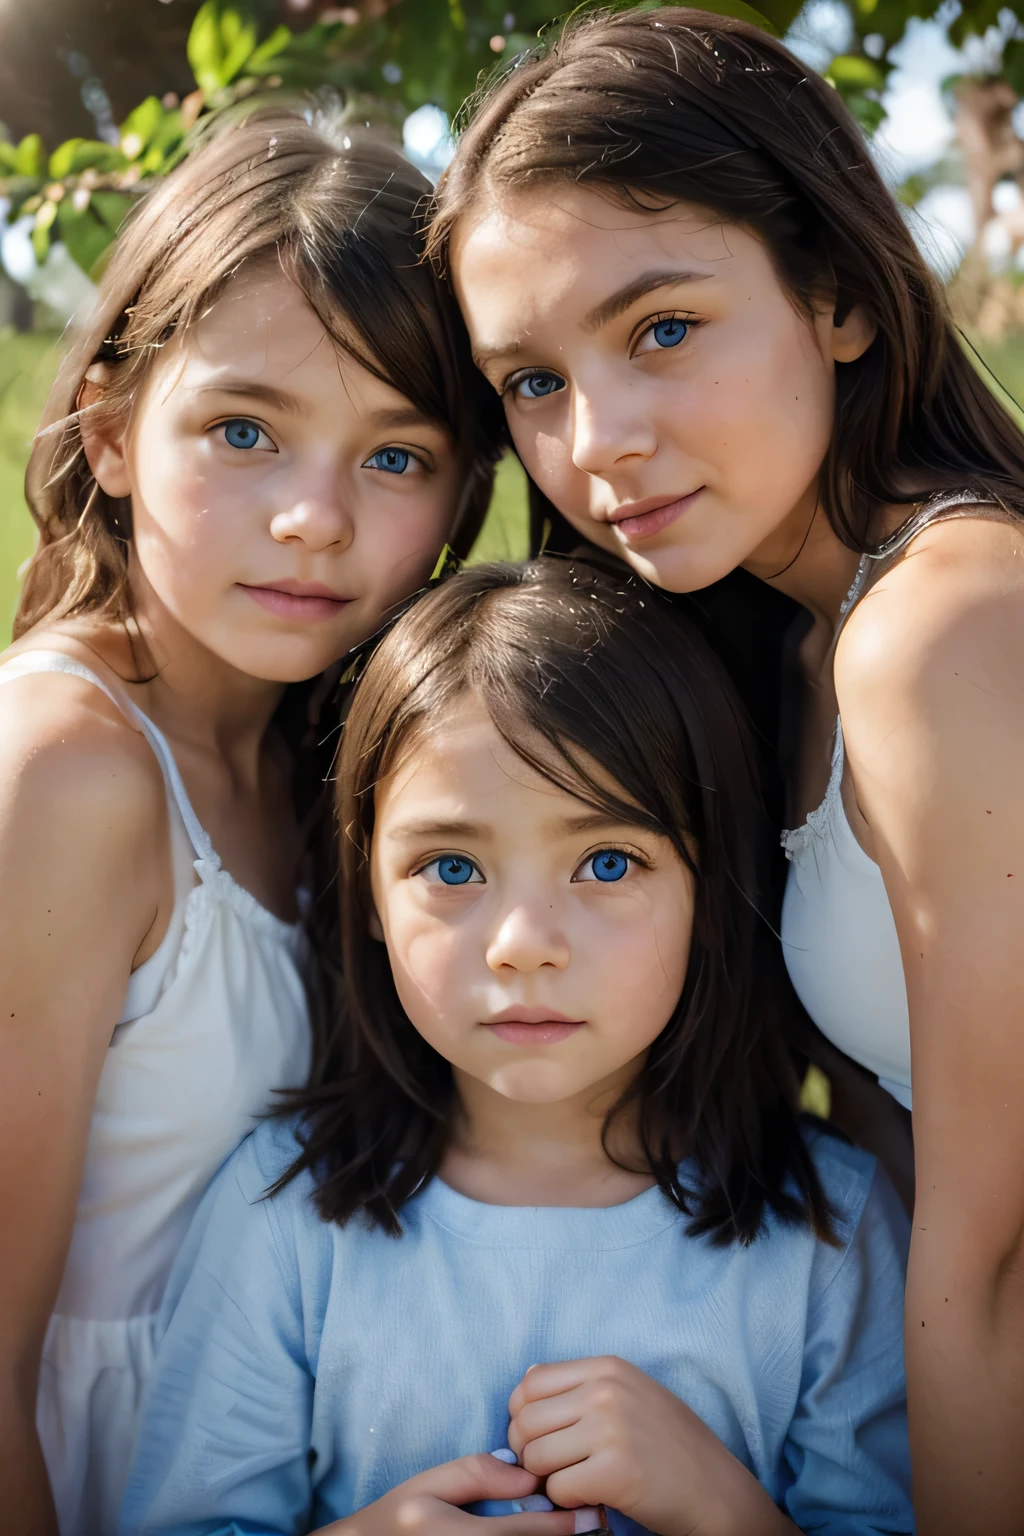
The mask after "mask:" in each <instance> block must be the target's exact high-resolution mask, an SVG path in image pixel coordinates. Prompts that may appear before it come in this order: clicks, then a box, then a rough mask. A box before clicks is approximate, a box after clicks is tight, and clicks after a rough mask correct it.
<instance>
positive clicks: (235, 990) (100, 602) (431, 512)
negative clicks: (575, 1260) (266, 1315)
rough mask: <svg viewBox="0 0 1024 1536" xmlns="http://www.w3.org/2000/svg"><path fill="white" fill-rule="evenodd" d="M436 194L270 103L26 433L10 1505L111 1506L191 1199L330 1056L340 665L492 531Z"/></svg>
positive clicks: (10, 1094) (8, 1374)
mask: <svg viewBox="0 0 1024 1536" xmlns="http://www.w3.org/2000/svg"><path fill="white" fill-rule="evenodd" d="M427 190H428V188H427V184H426V183H425V182H424V180H423V178H422V177H420V176H419V174H418V173H417V172H415V171H414V170H413V169H412V168H411V167H410V166H409V165H407V164H406V163H405V162H404V161H403V160H402V158H401V156H400V155H398V153H397V152H396V151H394V150H392V149H391V148H389V147H387V146H385V145H384V144H382V143H379V142H377V141H376V140H375V139H374V138H373V137H372V135H369V134H360V133H359V132H358V131H357V130H355V129H353V128H352V127H351V126H350V125H347V126H345V127H344V128H342V127H341V126H340V125H339V124H338V123H336V122H334V121H331V120H329V119H328V118H325V117H324V116H323V115H322V114H321V115H320V116H319V117H318V118H316V119H314V120H312V121H309V120H307V119H306V118H305V117H302V116H298V115H293V114H292V113H290V112H289V111H287V110H284V109H280V108H270V107H262V108H260V107H256V108H254V109H253V111H252V114H251V116H250V118H249V119H248V120H247V121H246V122H244V123H241V124H239V123H235V124H234V125H231V124H229V125H228V126H226V127H224V128H223V130H222V131H221V132H220V133H219V134H218V135H216V136H215V137H214V138H213V140H212V142H211V143H209V144H208V145H207V147H205V148H204V149H202V150H200V151H198V152H197V153H196V154H195V155H194V156H193V157H192V158H191V159H189V160H187V161H186V162H185V163H184V164H183V165H182V166H181V167H180V168H179V169H178V170H177V171H175V172H174V173H173V174H172V175H171V177H170V178H169V179H168V180H167V182H166V183H165V184H164V185H163V186H162V187H161V188H160V189H158V190H157V191H156V192H154V193H152V194H151V195H150V196H149V197H148V199H147V200H146V202H145V203H144V205H143V206H142V207H141V208H140V210H139V211H138V213H137V215H136V216H135V217H134V218H133V220H132V221H130V223H129V225H128V227H127V231H126V233H125V234H124V235H123V236H122V237H121V239H120V240H119V242H118V245H117V248H116V250H115V253H114V257H113V260H112V262H111V265H110V267H109V270H108V274H107V277H106V278H105V280H104V284H103V286H102V288H101V291H100V296H99V300H98V304H97V309H96V312H95V315H94V316H93V318H92V319H91V320H90V321H89V322H88V324H87V325H86V326H85V327H84V329H83V330H82V331H81V333H80V334H79V335H78V336H77V337H76V338H75V339H74V340H73V343H72V346H71V350H70V352H69V354H68V357H67V359H66V360H65V363H64V365H63V368H62V371H61V374H60V377H59V378H58V381H57V384H56V385H55V388H54V392H53V395H52V397H51V401H50V404H49V406H48V408H47V414H46V418H45V420H44V427H43V429H42V430H41V432H40V434H39V435H38V437H37V443H36V448H35V451H34V454H33V458H32V462H31V464H30V467H29V475H28V481H27V487H28V496H29V502H30V506H31V508H32V511H33V515H34V516H35V518H36V521H37V523H38V525H39V529H40V546H39V549H38V551H37V553H36V555H35V557H34V559H33V561H32V563H31V566H30V568H29V571H28V574H27V578H26V582H25V586H24V590H23V594H22V600H21V605H20V608H19V612H18V616H17V620H16V624H15V636H16V640H15V644H14V646H13V647H12V648H11V650H10V651H8V652H7V654H6V657H5V658H4V659H0V999H2V1009H0V1231H2V1236H3V1247H4V1262H3V1265H2V1266H0V1315H2V1317H3V1319H4V1329H3V1339H2V1340H0V1423H2V1424H3V1426H4V1430H3V1435H2V1436H0V1509H2V1510H3V1523H4V1526H5V1528H7V1527H10V1528H11V1529H12V1530H13V1529H18V1530H20V1531H25V1532H26V1533H27V1532H29V1531H31V1532H32V1536H57V1532H58V1530H59V1533H60V1536H109V1533H112V1532H113V1531H114V1530H115V1529H116V1524H117V1513H118V1508H119V1505H120V1500H121V1495H122V1491H123V1484H124V1479H125V1475H126V1471H127V1467H128V1462H129V1458H130V1455H131V1450H132V1445H133V1438H134V1434H135V1425H136V1417H137V1412H138V1407H139V1402H140V1397H141V1394H142V1390H143V1387H144V1385H145V1381H146V1377H147V1374H148V1371H149V1367H150V1362H151V1358H152V1338H153V1332H152V1330H153V1323H154V1316H155V1313H156V1311H157V1308H158V1307H159V1305H160V1302H161V1298H162V1295H163V1291H164V1286H165V1282H166V1278H167V1274H168V1271H169V1269H170V1266H171V1263H172V1261H173V1259H174V1257H175V1254H176V1253H177V1250H178V1248H179V1246H180V1244H181V1242H182V1239H183V1236H184V1232H185V1229H186V1226H187V1224H188V1221H189V1219H190V1216H191V1214H192V1212H193V1210H194V1208H195V1206H196V1203H197V1201H198V1200H199V1198H200V1196H201V1195H202V1193H203V1190H204V1189H205V1187H206V1185H207V1184H208V1182H209V1180H210V1178H211V1176H212V1175H213V1173H214V1172H215V1170H216V1169H217V1167H218V1166H219V1164H220V1163H221V1162H222V1161H223V1160H224V1158H225V1157H226V1156H227V1155H228V1154H229V1153H230V1152H231V1151H232V1149H233V1148H234V1147H235V1145H236V1144H237V1143H238V1141H239V1140H240V1139H241V1138H242V1137H243V1136H245V1135H246V1134H247V1132H248V1131H250V1130H251V1129H252V1128H253V1126H254V1125H255V1124H256V1122H257V1121H258V1120H259V1118H260V1117H261V1116H263V1115H265V1114H266V1113H267V1112H268V1111H270V1110H271V1109H272V1108H273V1107H274V1105H275V1103H276V1102H278V1100H277V1097H276V1096H277V1094H278V1092H279V1090H289V1089H291V1090H294V1089H298V1088H300V1087H302V1086H303V1085H304V1083H305V1080H306V1077H307V1074H308V1070H309V1062H310V1017H309V1007H308V1003H307V996H308V995H309V994H310V988H312V989H313V992H315V991H316V989H317V984H318V975H319V968H318V966H317V963H316V962H317V956H316V954H315V952H314V947H313V945H312V944H311V941H310V935H311V934H312V933H313V932H314V931H316V932H320V933H325V932H330V931H331V930H332V929H333V923H332V922H331V919H330V902H331V899H332V887H331V885H330V879H329V877H330V857H329V855H330V850H331V849H332V847H333V830H332V829H331V827H330V825H329V817H328V816H327V813H326V806H325V805H324V804H323V802H324V800H325V796H324V794H323V792H322V785H323V781H324V778H325V775H326V774H327V772H328V770H329V766H330V756H331V752H332V749H333V742H334V739H335V736H334V733H333V732H332V730H331V728H330V724H329V722H328V723H327V724H323V725H318V715H319V711H320V707H321V704H322V701H323V699H324V698H325V697H326V696H327V694H328V691H329V690H328V686H327V682H326V679H325V674H326V675H327V676H328V677H329V676H330V675H331V674H330V673H329V671H328V669H331V668H332V667H333V666H334V664H335V663H336V662H338V661H339V659H340V658H342V657H343V656H344V655H345V653H346V652H348V651H349V650H350V649H351V648H353V647H354V646H357V645H361V644H363V643H364V642H365V641H366V639H367V638H368V637H369V636H370V635H372V634H373V633H374V631H375V630H376V629H377V628H378V627H379V626H380V624H381V622H382V619H383V618H384V616H385V614H386V613H387V611H388V610H389V609H390V608H391V607H393V605H394V604H395V603H396V602H398V601H400V600H402V599H404V598H406V597H407V596H408V595H409V594H410V593H411V592H412V591H414V590H415V589H416V588H417V587H418V586H419V585H421V584H422V582H423V581H424V580H425V579H426V578H427V577H429V575H430V572H431V569H432V567H433V566H434V565H435V563H436V562H437V559H438V555H439V553H440V551H441V550H442V548H443V546H444V545H445V543H446V541H447V540H448V539H449V538H451V539H452V541H453V543H454V544H455V546H456V547H457V548H461V549H462V550H463V551H464V550H465V549H466V548H467V547H468V544H469V542H470V541H471V539H472V537H473V535H474V533H475V530H476V528H477V527H478V526H479V522H480V520H481V517H482V514H483V511H484V509H485V507H486V503H487V500H488V497H489V491H490V484H491V480H492V474H493V464H494V460H495V457H496V454H497V451H498V450H497V434H496V433H494V432H493V431H492V425H493V424H492V423H489V422H488V420H487V410H488V407H487V406H486V403H484V404H483V406H481V404H480V402H479V393H478V391H476V390H475V387H474V386H473V382H472V372H471V366H470V362H469V354H468V348H467V346H466V341H465V337H464V333H463V331H462V330H461V328H460V325H459V321H458V316H457V312H456V311H455V308H454V302H453V301H452V300H451V298H450V297H449V296H448V295H447V293H446V292H445V290H444V289H443V288H442V287H441V285H440V283H439V281H438V279H437V278H436V277H435V275H434V274H433V272H432V270H431V269H430V268H428V267H426V266H424V265H423V264H422V263H421V262H420V261H419V256H420V229H419V224H418V218H419V215H418V213H417V209H418V208H419V206H420V205H421V203H422V201H423V198H424V194H425V193H426V191H427ZM357 338H362V339H361V340H358V341H357ZM318 679H320V680H319V681H318ZM291 685H301V686H297V687H292V686H291ZM325 752H326V756H325ZM186 784H187V785H188V789H186V787H185V786H186ZM194 807H195V808H194ZM303 818H305V820H303ZM318 857H319V863H318V862H317V859H318ZM318 899H319V900H325V901H326V903H327V904H326V906H325V908H324V919H323V921H322V922H321V923H318V924H314V923H313V922H312V917H313V915H314V914H313V912H312V910H311V909H312V907H313V906H314V905H315V903H316V902H317V900H318ZM305 915H309V917H310V922H309V923H306V922H304V921H303V917H304V916H305Z"/></svg>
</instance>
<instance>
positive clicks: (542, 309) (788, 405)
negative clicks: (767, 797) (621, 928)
mask: <svg viewBox="0 0 1024 1536" xmlns="http://www.w3.org/2000/svg"><path fill="white" fill-rule="evenodd" d="M452 265H453V275H454V280H455V284H456V287H457V290H458V293H459V298H460V302H461V304H462V306H463V310H464V313H465V315H466V318H467V322H468V325H469V329H470V332H471V337H472V341H473V345H474V350H475V352H476V355H477V357H478V360H479V363H480V366H481V367H482V368H483V370H484V372H485V373H486V374H487V377H488V378H489V379H490V380H491V382H492V383H493V384H494V386H495V388H496V389H499V390H500V391H501V392H502V395H503V399H504V403H505V409H506V414H507V417H508V422H509V426H510V429H511V432H512V436H513V439H514V441H515V445H516V448H517V450H518V452H519V454H520V456H521V458H522V460H523V463H524V465H525V466H526V468H527V470H528V471H529V473H530V474H531V476H532V477H533V478H534V480H535V481H536V482H537V484H538V485H539V487H540V488H541V490H543V491H544V492H545V493H546V494H547V496H548V497H549V498H550V499H551V500H552V502H553V503H554V504H555V506H556V507H557V508H558V509H559V510H560V511H561V512H562V513H564V515H565V516H566V517H567V518H568V520H569V522H570V523H571V524H572V525H573V526H574V527H575V528H576V529H577V530H578V531H579V533H580V534H581V535H582V536H583V537H585V538H586V539H588V540H590V541H592V542H593V543H596V544H598V545H600V546H601V547H602V548H605V549H608V550H612V551H613V552H615V553H617V554H619V555H620V556H621V557H622V558H623V559H625V560H626V561H627V562H628V563H629V564H630V565H632V566H633V567H634V568H635V569H636V570H637V571H639V572H640V573H641V574H642V575H643V576H645V577H647V578H648V579H649V580H651V581H652V582H654V583H656V584H658V585H660V586H663V587H665V588H667V589H669V590H673V591H692V590H697V589H700V588H702V587H704V586H706V585H708V584H709V583H711V582H713V581H715V580H716V579H718V578H720V577H723V576H725V575H726V574H727V573H728V572H730V571H732V570H734V569H735V568H737V567H744V568H745V569H746V570H748V571H750V572H752V573H753V574H754V575H756V576H758V577H760V578H761V579H763V580H765V581H767V582H769V583H770V584H771V585H773V586H775V587H777V588H778V589H780V590H781V591H784V592H786V593H787V594H789V595H790V596H791V597H793V598H795V599H796V600H797V601H798V602H799V603H801V604H802V605H803V607H804V608H805V609H806V610H807V612H808V614H809V618H810V624H809V628H808V629H807V631H806V633H805V637H804V639H803V641H802V644H801V647H800V663H801V672H802V678H801V683H802V688H801V693H802V697H801V699H800V701H799V702H800V705H801V708H802V737H801V742H800V752H799V762H798V764H797V767H796V771H795V772H794V774H793V776H792V778H791V781H790V783H789V785H788V789H789V810H788V813H787V819H788V824H789V825H790V826H798V825H799V824H800V823H801V822H803V821H804V819H805V818H806V816H807V814H808V813H809V812H810V811H811V810H812V809H813V808H814V807H816V806H817V805H818V804H820V803H821V801H822V798H823V795H824V792H825V786H826V784H827V782H828V777H829V768H830V756H831V747H832V741H833V738H834V734H835V722H836V717H837V714H840V713H841V717H842V724H843V738H844V746H845V770H844V776H843V782H842V797H843V806H844V809H845V812H846V816H847V819H848V822H849V825H850V828H851V830H852V832H853V835H854V837H855V838H856V840H857V841H858V842H859V844H860V846H861V848H862V849H863V850H864V852H865V853H867V855H868V856H869V858H870V859H872V860H874V861H875V863H876V864H877V865H878V866H879V870H880V873H881V877H882V880H883V881H884V885H885V895H886V897H887V898H888V901H889V904H890V906H891V909H892V914H893V917H894V919H895V924H896V932H897V936H898V939H899V945H900V951H901V955H902V959H903V967H904V975H905V979H906V987H907V1002H908V1006H909V1015H910V1039H911V1055H912V1071H913V1083H914V1114H913V1146H912V1157H913V1163H914V1167H915V1169H916V1200H915V1205H914V1229H913V1242H912V1246H911V1254H910V1266H909V1271H908V1279H907V1301H906V1360H907V1380H908V1400H909V1408H910V1431H911V1448H912V1454H913V1466H914V1499H915V1513H916V1517H917V1520H918V1528H919V1530H920V1532H921V1533H922V1536H988V1533H989V1532H992V1531H996V1530H998V1531H1005V1532H1007V1533H1009V1532H1010V1531H1013V1532H1024V1524H1022V1521H1021V1514H1020V1511H1021V1509H1022V1508H1024V1473H1022V1464H1021V1459H1020V1454H1019V1447H1020V1444H1021V1440H1022V1436H1024V1394H1022V1390H1021V1385H1020V1382H1021V1374H1020V1362H1021V1359H1022V1358H1024V1291H1022V1289H1021V1285H1020V1274H1021V1270H1022V1265H1024V1240H1022V1236H1021V1234H1022V1232H1024V1121H1022V1119H1021V1115H1020V1111H1019V1106H1020V1104H1021V1102H1022V1101H1024V1043H1022V1041H1024V1037H1022V1034H1021V1030H1020V1018H1021V1014H1022V1010H1024V971H1022V969H1021V966H1020V935H1021V932H1022V928H1024V886H1022V884H1021V882H1022V879H1024V810H1022V802H1021V796H1020V789H1019V783H1020V763H1021V761H1022V760H1024V709H1022V699H1021V681H1020V680H1021V678H1022V677H1024V558H1022V557H1024V537H1022V534H1021V530H1020V527H1019V522H1018V521H1017V520H1015V519H1012V518H1001V517H1000V515H999V513H998V511H997V510H992V511H987V512H982V513H981V515H975V516H971V517H969V518H961V519H958V520H950V521H946V522H940V523H936V524H933V525H932V526H931V527H929V528H928V529H927V530H926V531H925V532H923V533H922V534H920V535H919V536H918V537H916V538H915V539H914V541H913V543H912V545H911V546H910V549H909V551H908V552H907V554H906V555H904V556H903V557H902V558H901V559H899V560H898V561H896V562H894V563H893V564H891V565H890V566H889V567H888V568H887V569H885V570H884V573H883V574H881V575H880V576H877V577H876V578H875V579H874V580H873V582H870V584H869V590H868V593H867V595H866V596H865V597H864V598H863V600H862V601H861V602H859V603H858V605H857V606H856V607H855V608H854V610H853V612H852V615H851V617H850V619H849V622H847V623H846V624H845V626H844V627H843V628H842V632H841V633H839V628H840V623H841V617H842V614H841V605H842V601H843V598H844V596H845V594H846V592H847V590H848V588H849V585H850V582H851V580H852V578H853V576H854V573H855V570H856V566H857V555H856V553H855V552H853V551H851V550H848V549H846V548H845V546H844V545H843V544H842V543H841V541H840V540H839V538H838V537H837V535H836V534H835V533H834V532H833V531H832V529H831V527H830V526H829V524H828V521H827V519H826V517H825V515H824V512H823V510H822V508H821V505H820V503H819V501H818V494H817V490H818V478H819V474H820V470H821V466H822V463H823V461H824V458H825V454H826V452H827V449H828V445H829V442H830V439H831V436H832V432H833V417H834V403H835V386H836V378H837V370H839V369H841V368H842V367H844V366H846V365H848V364H852V363H854V362H855V361H856V359H857V358H858V357H860V356H862V355H863V352H864V351H865V349H866V348H867V347H868V346H869V345H870V343H871V340H872V337H873V334H874V332H873V327H872V324H871V322H870V320H869V318H868V317H867V316H866V315H864V314H863V313H862V312H860V311H859V310H858V309H857V308H854V309H852V310H849V311H839V312H837V310H836V307H835V299H834V298H832V297H831V296H829V295H828V294H827V293H826V294H823V295H821V297H820V299H819V300H817V301H816V302H814V303H804V302H800V301H798V300H797V299H795V298H793V297H792V296H791V295H790V294H789V293H787V291H786V290H785V289H784V288H783V286H782V284H781V282H780V280H779V278H778V276H777V275H776V272H775V270H774V267H773V265H772V262H771V259H770V257H769V254H768V252H767V250H766V248H765V247H764V246H763V245H762V244H761V243H760V242H759V240H758V239H757V238H756V236H755V235H754V234H752V233H751V232H750V231H746V230H742V229H739V228H737V227H736V226H734V225H728V224H722V223H721V222H718V221H715V220H713V219H711V218H709V217H708V215H707V214H705V213H704V212H703V211H702V210H700V209H698V208H694V207H688V206H687V205H685V204H680V205H677V206H674V207H672V208H669V209H665V210H663V211H661V212H656V213H644V212H641V211H638V210H636V209H626V208H624V207H623V206H622V205H621V204H619V203H616V202H615V201H614V200H613V199H611V198H610V197H606V196H603V195H602V194H600V193H599V192H598V191H597V190H594V189H584V188H581V187H574V186H569V185H566V184H556V183H548V184H546V185H544V186H542V187H536V188H534V189H532V190H530V191H527V192H516V193H507V192H500V193H499V192H497V191H496V190H495V189H494V188H493V187H490V186H488V185H487V183H486V181H485V182H484V184H483V186H482V187H481V189H480V194H479V197H478V198H477V200H476V201H475V202H474V203H473V205H472V206H470V207H469V208H467V209H466V210H465V211H464V213H463V215H462V217H461V219H460V220H459V222H458V224H457V225H456V228H455V232H454V242H453V249H452ZM684 273H685V274H686V275H685V276H683V275H682V274H684ZM641 290H642V291H641ZM931 467H932V468H933V469H935V470H939V469H941V468H942V466H940V465H934V466H931ZM910 510H911V509H910V508H909V507H907V506H890V507H886V506H882V507H879V508H878V509H877V512H876V516H875V521H874V526H873V527H872V529H871V534H872V536H873V537H875V538H882V537H884V536H885V535H886V534H887V533H889V532H891V531H893V530H894V529H895V528H896V527H898V526H899V525H900V524H901V523H902V522H903V521H904V520H905V519H906V517H907V516H908V513H909V511H910ZM837 635H838V638H837ZM830 1071H834V1072H835V1074H836V1075H837V1080H838V1081H839V1082H840V1083H842V1082H844V1081H850V1078H849V1074H848V1073H846V1072H845V1068H844V1065H843V1061H842V1058H840V1057H839V1056H838V1053H834V1066H832V1065H830ZM844 1074H845V1076H844ZM858 1081H859V1080H854V1086H855V1087H856V1084H857V1082H858ZM857 1092H858V1094H859V1095H860V1096H861V1098H862V1099H863V1097H864V1094H865V1090H864V1089H863V1088H861V1087H857ZM880 1118H881V1120H882V1121H883V1122H885V1123H883V1125H882V1129H881V1131H880V1130H879V1119H880ZM853 1123H854V1125H855V1126H856V1129H857V1132H858V1134H860V1135H862V1136H863V1138H864V1140H865V1142H866V1144H868V1145H869V1146H873V1147H874V1148H875V1149H876V1150H879V1151H883V1152H884V1151H887V1150H888V1151H891V1150H892V1149H893V1148H894V1146H895V1145H897V1143H898V1139H899V1138H901V1139H902V1145H903V1148H904V1149H905V1150H904V1151H903V1152H902V1154H901V1161H903V1163H904V1166H905V1165H906V1160H907V1157H908V1154H909V1152H910V1141H909V1132H908V1128H907V1126H906V1125H905V1124H902V1125H901V1124H899V1123H897V1120H896V1111H895V1109H894V1108H892V1106H890V1108H889V1109H888V1110H884V1109H883V1108H882V1106H881V1103H880V1102H878V1103H876V1104H865V1105H863V1107H862V1108H860V1109H858V1111H857V1116H856V1118H855V1120H854V1122H853ZM894 1138H897V1139H896V1140H894Z"/></svg>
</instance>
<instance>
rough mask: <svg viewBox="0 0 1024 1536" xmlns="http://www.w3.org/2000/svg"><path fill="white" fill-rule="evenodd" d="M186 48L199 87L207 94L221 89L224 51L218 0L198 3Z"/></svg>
mask: <svg viewBox="0 0 1024 1536" xmlns="http://www.w3.org/2000/svg"><path fill="white" fill-rule="evenodd" d="M185 51H186V53H187V54H188V62H189V64H190V65H191V66H192V73H193V75H195V77H196V84H197V85H198V86H199V88H200V90H201V91H203V92H205V94H206V95H207V96H210V95H212V94H213V93H214V92H215V91H218V90H219V89H220V87H221V83H222V82H221V78H220V70H221V64H222V63H223V60H224V54H223V50H222V48H221V39H220V15H219V7H218V5H217V0H206V4H205V5H201V6H200V7H199V10H198V11H197V12H196V17H195V20H194V21H193V23H192V27H191V29H190V31H189V34H188V42H187V43H186V45H185Z"/></svg>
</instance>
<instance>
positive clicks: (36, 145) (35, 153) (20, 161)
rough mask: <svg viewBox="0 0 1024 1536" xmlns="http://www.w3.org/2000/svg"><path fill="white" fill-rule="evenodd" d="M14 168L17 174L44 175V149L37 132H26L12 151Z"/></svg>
mask: <svg viewBox="0 0 1024 1536" xmlns="http://www.w3.org/2000/svg"><path fill="white" fill-rule="evenodd" d="M14 169H15V170H16V171H17V173H18V175H19V176H45V175H46V151H45V149H44V148H43V141H42V139H41V138H40V137H39V134H38V133H27V134H26V135H25V137H24V138H23V139H22V141H21V143H20V144H19V145H18V147H17V149H16V150H15V152H14Z"/></svg>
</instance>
